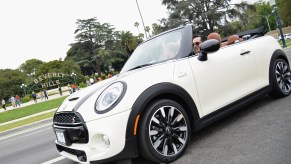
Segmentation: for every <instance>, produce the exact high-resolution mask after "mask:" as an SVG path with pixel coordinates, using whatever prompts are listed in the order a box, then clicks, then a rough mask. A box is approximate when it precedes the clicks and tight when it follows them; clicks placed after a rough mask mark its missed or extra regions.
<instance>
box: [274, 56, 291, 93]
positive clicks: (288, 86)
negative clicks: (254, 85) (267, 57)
mask: <svg viewBox="0 0 291 164" xmlns="http://www.w3.org/2000/svg"><path fill="white" fill-rule="evenodd" d="M271 78H272V82H273V88H272V92H271V96H273V97H285V96H288V95H289V94H290V91H291V73H290V66H289V64H288V63H287V62H286V61H285V60H283V59H276V60H275V62H274V64H273V66H272V74H271Z"/></svg>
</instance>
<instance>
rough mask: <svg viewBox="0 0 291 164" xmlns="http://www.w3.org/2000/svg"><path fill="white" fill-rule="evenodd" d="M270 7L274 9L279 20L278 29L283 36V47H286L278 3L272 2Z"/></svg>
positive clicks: (273, 0)
mask: <svg viewBox="0 0 291 164" xmlns="http://www.w3.org/2000/svg"><path fill="white" fill-rule="evenodd" d="M270 5H271V6H272V7H273V8H274V12H275V15H276V18H277V25H278V28H279V31H280V35H281V38H282V43H283V47H286V43H285V38H284V34H283V31H282V25H281V19H280V17H279V14H278V11H277V6H276V1H275V0H270Z"/></svg>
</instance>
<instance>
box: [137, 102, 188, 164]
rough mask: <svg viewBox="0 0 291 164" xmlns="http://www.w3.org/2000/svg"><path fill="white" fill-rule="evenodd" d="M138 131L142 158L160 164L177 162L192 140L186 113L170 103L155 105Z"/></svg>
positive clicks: (148, 111) (181, 108) (152, 105)
mask: <svg viewBox="0 0 291 164" xmlns="http://www.w3.org/2000/svg"><path fill="white" fill-rule="evenodd" d="M138 129H139V130H138V143H139V150H140V154H141V155H142V156H143V157H144V158H145V159H147V160H149V161H152V162H157V163H162V162H163V163H169V162H173V161H175V160H177V159H178V158H179V157H181V156H182V154H183V153H184V151H185V149H186V147H187V145H188V143H189V141H190V138H191V125H190V122H189V117H188V115H187V113H186V111H185V109H184V108H183V107H182V106H181V105H180V104H178V103H177V102H175V101H172V100H168V99H161V100H157V101H155V102H153V103H151V104H150V105H149V106H148V107H147V108H146V109H145V111H144V113H143V114H142V116H141V120H140V123H139V128H138Z"/></svg>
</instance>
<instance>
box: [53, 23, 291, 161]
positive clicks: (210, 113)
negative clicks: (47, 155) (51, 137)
mask: <svg viewBox="0 0 291 164" xmlns="http://www.w3.org/2000/svg"><path fill="white" fill-rule="evenodd" d="M192 28H193V27H192V26H190V25H188V26H184V27H180V28H176V29H173V30H170V31H167V32H164V33H162V34H160V35H157V36H155V37H152V38H150V39H148V40H147V41H145V42H143V43H142V44H140V45H139V46H138V47H137V48H136V50H135V51H134V53H133V54H132V55H131V57H130V58H129V60H128V61H127V62H126V64H125V65H124V67H123V69H122V70H121V72H120V74H118V75H116V76H113V77H112V78H110V79H107V80H104V81H101V82H98V83H96V84H94V85H91V86H89V87H87V88H85V89H82V90H80V91H78V92H76V93H74V94H72V95H71V96H69V97H68V98H67V99H66V100H65V101H64V102H63V104H62V105H61V106H60V107H59V108H58V110H57V112H56V113H55V115H54V119H53V128H54V132H55V134H56V141H55V143H56V147H57V149H58V151H59V153H60V154H61V155H63V156H65V157H67V158H69V159H72V160H74V161H77V162H80V163H90V162H92V163H93V162H94V163H106V162H110V161H123V162H124V161H130V160H129V159H132V158H136V157H138V156H139V155H141V156H143V157H144V158H146V159H147V160H149V161H151V162H153V163H154V162H157V163H161V162H163V163H169V162H172V161H174V160H176V159H178V158H179V157H181V156H182V154H183V152H184V151H185V149H186V147H187V145H188V144H189V142H190V139H191V133H193V132H195V131H198V130H199V129H201V128H203V127H205V126H207V125H209V124H211V123H213V122H215V121H217V120H218V119H220V118H222V117H224V116H226V115H229V114H231V113H232V112H234V111H236V110H237V109H239V108H242V107H244V106H245V105H246V104H248V103H250V102H252V101H254V100H255V99H256V98H258V97H260V96H261V95H264V94H267V93H269V94H270V95H272V96H273V97H285V96H288V95H289V94H290V90H291V75H290V66H289V63H288V59H287V57H286V55H285V53H284V52H283V51H282V49H281V47H280V45H279V44H278V42H277V41H276V39H274V38H273V37H271V36H264V35H259V34H253V33H250V34H248V36H249V37H248V38H249V39H247V40H243V41H242V40H241V41H240V42H238V43H235V44H231V45H226V46H221V44H220V43H219V41H217V40H215V39H210V40H207V41H205V42H203V43H202V45H201V53H199V54H194V53H193V47H192V35H193V34H192V31H193V29H192ZM240 37H241V38H242V36H240Z"/></svg>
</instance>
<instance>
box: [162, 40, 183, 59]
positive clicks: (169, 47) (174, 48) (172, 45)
mask: <svg viewBox="0 0 291 164" xmlns="http://www.w3.org/2000/svg"><path fill="white" fill-rule="evenodd" d="M179 48H180V45H179V44H178V43H176V42H169V43H166V44H165V45H164V47H163V57H162V60H165V59H170V58H173V57H175V56H176V55H177V54H178V51H179Z"/></svg>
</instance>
